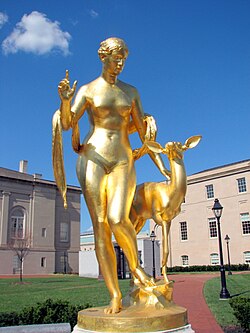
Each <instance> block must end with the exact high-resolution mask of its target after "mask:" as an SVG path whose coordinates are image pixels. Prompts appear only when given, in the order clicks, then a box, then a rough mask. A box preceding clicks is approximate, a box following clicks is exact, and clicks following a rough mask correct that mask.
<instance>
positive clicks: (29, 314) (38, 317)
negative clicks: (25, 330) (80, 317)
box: [0, 299, 90, 329]
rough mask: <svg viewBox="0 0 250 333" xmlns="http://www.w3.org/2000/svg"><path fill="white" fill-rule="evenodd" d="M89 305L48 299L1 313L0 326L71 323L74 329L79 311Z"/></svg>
mask: <svg viewBox="0 0 250 333" xmlns="http://www.w3.org/2000/svg"><path fill="white" fill-rule="evenodd" d="M88 307H90V305H89V304H85V305H73V304H70V303H69V302H68V301H63V300H55V301H54V300H52V299H47V300H46V301H44V302H41V303H37V304H36V305H35V306H29V307H26V308H24V309H23V310H22V311H21V312H19V313H15V312H12V313H0V326H13V325H34V324H56V323H70V325H71V328H72V329H73V327H74V326H75V325H76V323H77V313H78V311H80V310H83V309H86V308H88Z"/></svg>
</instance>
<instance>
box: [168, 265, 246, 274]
mask: <svg viewBox="0 0 250 333" xmlns="http://www.w3.org/2000/svg"><path fill="white" fill-rule="evenodd" d="M224 267H225V270H226V271H228V265H225V266H224ZM230 269H231V271H247V270H249V265H248V264H239V265H231V266H230ZM219 270H220V266H219V265H202V266H198V265H193V266H174V267H168V268H167V272H168V273H172V272H175V273H178V272H217V271H219Z"/></svg>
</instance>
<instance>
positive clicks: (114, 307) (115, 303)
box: [104, 297, 122, 314]
mask: <svg viewBox="0 0 250 333" xmlns="http://www.w3.org/2000/svg"><path fill="white" fill-rule="evenodd" d="M121 309H122V299H121V297H113V298H112V299H111V301H110V303H109V306H108V307H107V308H106V309H104V313H106V314H112V313H118V312H120V311H121Z"/></svg>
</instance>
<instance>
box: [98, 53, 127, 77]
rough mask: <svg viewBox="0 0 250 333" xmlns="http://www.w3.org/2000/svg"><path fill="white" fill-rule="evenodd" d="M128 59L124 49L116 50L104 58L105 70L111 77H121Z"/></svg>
mask: <svg viewBox="0 0 250 333" xmlns="http://www.w3.org/2000/svg"><path fill="white" fill-rule="evenodd" d="M126 57H127V54H126V52H125V51H124V50H123V49H121V50H114V51H113V52H112V53H111V54H110V55H108V56H106V57H105V58H104V60H103V63H104V70H105V71H108V72H109V73H110V74H111V75H119V74H120V73H121V72H122V70H123V67H124V65H125V61H126Z"/></svg>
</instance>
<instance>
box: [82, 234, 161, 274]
mask: <svg viewBox="0 0 250 333" xmlns="http://www.w3.org/2000/svg"><path fill="white" fill-rule="evenodd" d="M112 240H113V244H114V249H115V252H116V260H117V274H118V277H119V278H120V279H125V278H129V277H130V273H129V268H128V264H127V261H126V258H125V256H124V254H123V251H122V249H121V248H120V247H119V246H118V245H117V244H116V242H115V239H114V237H113V238H112ZM137 246H138V259H139V261H140V265H141V266H142V267H143V268H144V270H145V271H146V273H148V274H151V275H152V272H153V248H152V247H153V246H154V262H155V273H156V276H159V275H160V274H161V272H160V245H159V242H158V241H156V242H154V244H152V241H151V239H150V236H149V233H148V232H147V231H141V232H140V233H139V234H138V235H137ZM80 247H81V251H80V253H79V275H80V276H84V277H98V276H100V275H101V272H100V269H99V265H98V262H97V260H96V255H95V244H94V234H93V231H86V232H83V233H81V236H80Z"/></svg>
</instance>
